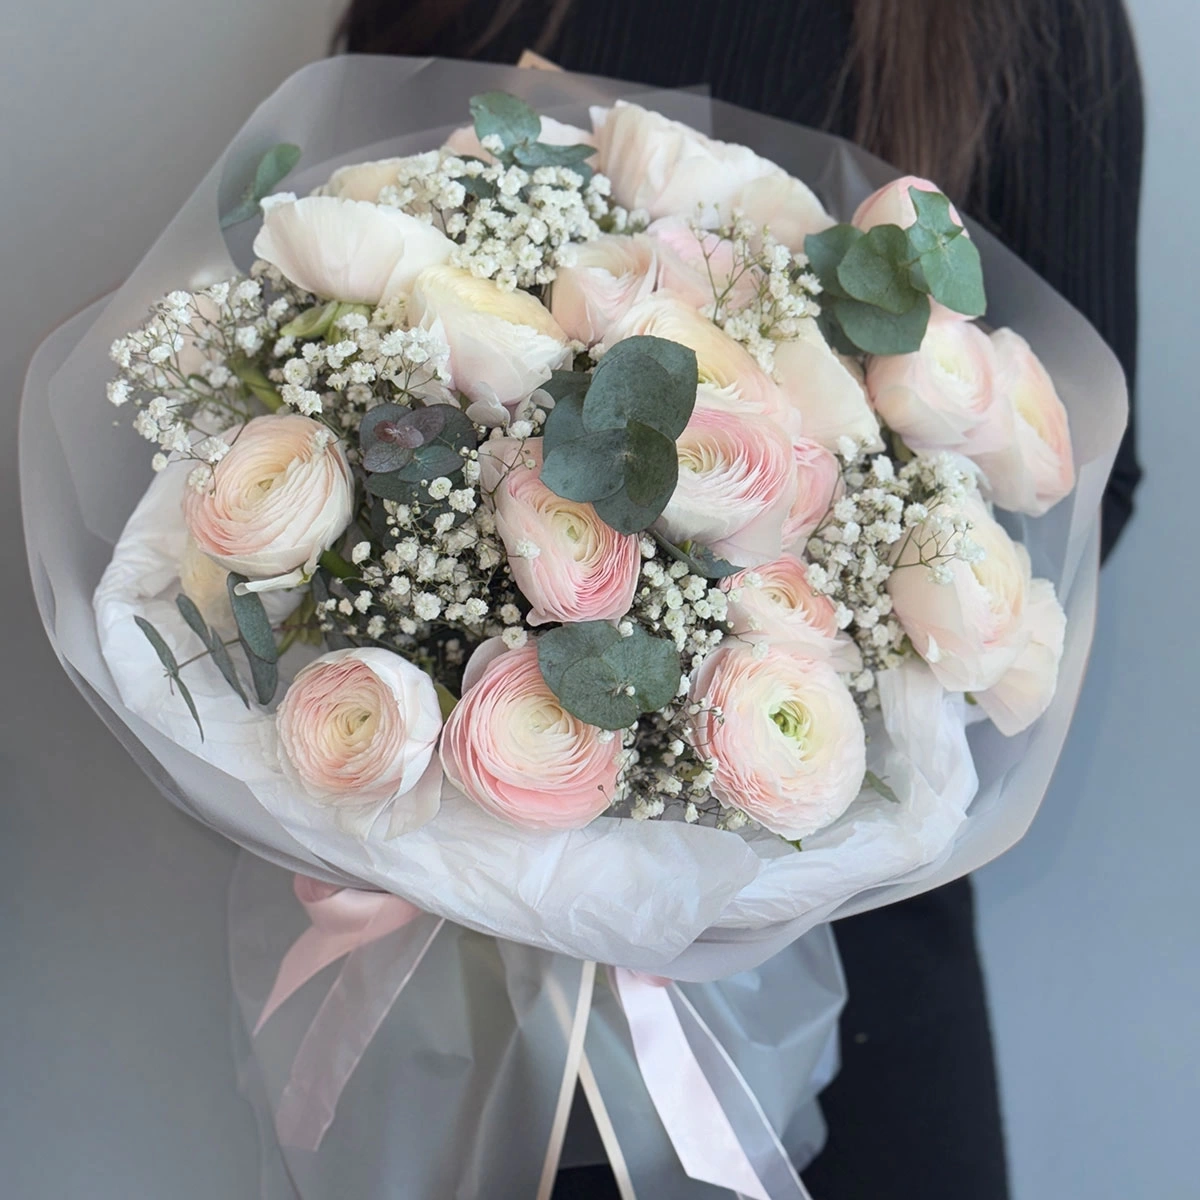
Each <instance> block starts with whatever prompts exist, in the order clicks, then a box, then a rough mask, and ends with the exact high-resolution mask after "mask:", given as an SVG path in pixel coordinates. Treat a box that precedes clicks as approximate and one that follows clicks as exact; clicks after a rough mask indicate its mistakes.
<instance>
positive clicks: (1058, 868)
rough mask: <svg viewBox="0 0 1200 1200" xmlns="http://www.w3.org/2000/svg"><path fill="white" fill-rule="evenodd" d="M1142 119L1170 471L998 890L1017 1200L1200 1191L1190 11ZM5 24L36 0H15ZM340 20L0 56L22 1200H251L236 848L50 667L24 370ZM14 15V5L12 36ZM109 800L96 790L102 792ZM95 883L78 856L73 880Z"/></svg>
mask: <svg viewBox="0 0 1200 1200" xmlns="http://www.w3.org/2000/svg"><path fill="white" fill-rule="evenodd" d="M1131 3H1132V8H1133V14H1134V19H1135V22H1136V24H1137V28H1138V34H1139V40H1140V43H1141V47H1142V55H1143V64H1144V67H1145V75H1146V83H1147V91H1148V95H1149V105H1150V129H1149V133H1150V140H1149V157H1148V164H1147V178H1146V207H1145V226H1144V228H1145V236H1144V238H1143V251H1144V256H1143V283H1142V302H1143V322H1144V323H1143V337H1142V346H1143V359H1142V374H1141V380H1140V384H1141V386H1140V398H1141V407H1142V413H1143V425H1142V446H1143V457H1144V461H1145V463H1146V465H1147V468H1148V479H1147V483H1146V485H1145V487H1144V489H1143V492H1142V494H1141V498H1140V508H1139V516H1138V518H1137V520H1136V522H1135V524H1134V525H1133V527H1132V528H1131V530H1130V536H1129V537H1128V538H1127V539H1126V543H1125V544H1124V545H1123V546H1122V548H1121V549H1120V551H1119V552H1118V554H1117V556H1116V557H1115V559H1114V561H1113V563H1112V566H1111V568H1110V569H1109V570H1108V572H1107V577H1106V579H1105V583H1104V588H1103V594H1102V597H1101V613H1100V628H1099V633H1098V641H1097V648H1096V652H1095V657H1094V661H1093V666H1092V672H1091V675H1090V677H1089V681H1088V685H1087V687H1086V691H1085V695H1084V698H1083V701H1082V703H1081V706H1080V711H1079V717H1078V721H1077V724H1076V728H1075V731H1074V734H1073V736H1072V741H1071V745H1070V748H1069V750H1068V754H1067V756H1066V758H1065V759H1064V761H1063V764H1062V767H1061V769H1060V771H1059V773H1058V777H1057V779H1056V782H1055V786H1054V789H1053V791H1052V793H1051V795H1050V796H1049V798H1048V799H1047V802H1046V805H1045V807H1044V809H1043V812H1042V815H1041V816H1040V817H1039V818H1038V821H1037V823H1036V824H1035V826H1034V828H1033V830H1032V832H1031V833H1030V835H1029V836H1028V838H1027V839H1026V840H1025V841H1024V842H1023V843H1022V844H1021V845H1020V846H1018V847H1017V848H1016V849H1015V850H1014V851H1012V852H1011V853H1010V854H1009V855H1008V856H1007V857H1006V858H1005V859H1004V860H1002V861H1001V862H999V863H996V864H994V865H992V866H990V867H989V868H987V869H986V870H985V871H984V872H983V873H982V875H981V877H980V880H979V884H980V895H981V924H982V932H983V940H984V947H985V955H986V961H987V968H988V973H989V980H990V986H991V990H992V995H993V998H994V1009H995V1024H996V1032H997V1038H998V1044H999V1047H1000V1059H1001V1074H1002V1080H1003V1086H1004V1099H1005V1111H1006V1117H1007V1123H1008V1132H1009V1137H1010V1140H1011V1151H1012V1157H1013V1167H1014V1178H1015V1184H1016V1187H1015V1200H1063V1198H1067V1197H1076V1196H1080V1197H1082V1196H1088V1197H1089V1198H1091V1200H1118V1198H1121V1200H1124V1198H1125V1197H1128V1196H1142V1195H1147V1196H1151V1195H1152V1196H1155V1197H1156V1198H1157V1200H1176V1198H1178V1200H1183V1198H1184V1197H1191V1196H1195V1195H1197V1194H1198V1187H1197V1184H1196V1181H1195V1172H1194V1169H1193V1167H1192V1163H1193V1160H1194V1155H1193V1154H1192V1149H1191V1147H1192V1140H1193V1136H1194V1135H1193V1134H1192V1129H1191V1126H1192V1124H1193V1123H1194V1121H1195V1118H1196V1116H1197V1114H1198V1113H1200V1094H1198V1084H1197V1079H1198V1078H1200V1029H1198V1028H1197V1015H1196V1014H1197V1007H1198V1006H1197V992H1198V990H1200V989H1198V987H1197V983H1198V980H1200V970H1198V968H1197V963H1198V959H1197V947H1196V939H1195V935H1194V933H1193V922H1192V915H1193V914H1194V913H1195V912H1196V911H1197V908H1198V905H1197V901H1198V900H1200V896H1198V890H1200V889H1198V885H1197V882H1196V880H1197V872H1196V870H1195V868H1194V865H1193V859H1194V857H1195V847H1196V846H1197V845H1200V815H1198V813H1197V806H1196V799H1197V795H1196V793H1197V788H1196V785H1195V782H1194V780H1195V771H1194V769H1193V767H1192V762H1191V758H1190V756H1191V754H1192V752H1193V751H1192V747H1193V745H1195V744H1196V742H1197V737H1196V734H1195V731H1194V725H1195V721H1194V714H1195V712H1196V704H1195V702H1194V700H1193V688H1194V686H1195V685H1194V680H1195V676H1196V674H1197V667H1198V666H1200V662H1198V658H1197V637H1196V634H1195V630H1194V625H1193V624H1192V622H1193V621H1194V617H1193V615H1192V614H1193V613H1194V612H1195V598H1196V595H1197V592H1198V585H1200V570H1198V568H1197V565H1196V559H1195V555H1194V552H1193V551H1192V548H1191V547H1192V543H1193V542H1194V535H1193V534H1192V533H1191V531H1190V529H1189V528H1188V526H1187V525H1186V524H1185V523H1184V518H1186V517H1187V516H1188V515H1190V513H1191V512H1192V511H1194V500H1193V495H1194V482H1193V481H1194V480H1195V479H1196V476H1197V467H1196V464H1197V462H1200V454H1198V451H1200V445H1198V442H1200V437H1198V434H1197V424H1196V417H1195V412H1196V407H1197V400H1198V397H1197V394H1196V392H1197V388H1196V383H1195V381H1196V380H1197V379H1198V378H1200V337H1197V334H1196V330H1195V324H1196V322H1195V315H1196V304H1195V301H1194V299H1193V296H1194V293H1195V288H1196V283H1195V281H1196V280H1197V279H1198V278H1200V257H1198V255H1197V251H1196V248H1195V244H1194V243H1193V242H1192V241H1191V240H1190V237H1191V234H1190V230H1191V228H1192V227H1193V221H1194V218H1192V216H1191V213H1190V209H1191V207H1192V205H1191V203H1190V202H1191V200H1192V198H1193V197H1194V196H1195V195H1197V193H1198V190H1200V178H1198V177H1197V176H1198V174H1200V145H1198V139H1197V132H1196V127H1195V121H1196V111H1197V109H1200V103H1198V102H1200V84H1198V81H1197V64H1198V63H1200V8H1198V7H1197V2H1196V0H1131ZM13 7H14V9H15V6H13ZM336 7H337V5H336V3H335V2H334V0H288V2H285V0H253V2H251V3H249V4H245V3H235V2H234V0H209V2H208V3H205V4H196V3H183V2H182V0H154V2H153V3H151V2H150V0H142V3H140V4H139V3H137V2H136V0H107V3H104V4H103V5H97V4H84V3H82V2H81V0H43V2H42V3H41V4H39V5H36V6H33V5H24V6H22V8H21V10H20V17H19V23H18V22H17V21H16V20H14V19H11V18H10V19H9V20H8V21H5V22H3V26H4V31H3V33H0V111H3V112H4V114H5V118H6V119H5V121H4V123H3V125H2V126H0V162H3V163H4V165H5V168H6V170H5V171H4V173H3V174H2V175H0V218H3V222H4V224H3V229H4V235H3V237H0V372H2V378H3V379H4V381H5V384H6V390H5V393H4V394H5V396H6V399H5V400H4V402H3V404H2V405H0V419H2V420H3V422H4V426H3V429H4V433H5V435H6V436H4V437H3V438H0V455H3V458H2V459H0V519H3V520H4V521H5V522H6V524H5V533H6V537H5V539H4V545H5V546H6V547H7V548H8V563H9V567H10V572H11V574H12V579H11V580H10V581H8V582H7V584H6V586H5V588H3V589H0V629H2V630H3V632H4V637H5V648H6V655H5V660H4V661H5V671H4V673H3V676H2V678H3V688H2V689H0V781H2V782H0V795H2V803H0V912H2V913H3V916H2V918H0V961H2V962H3V963H4V969H3V971H0V1016H2V1017H3V1019H4V1028H5V1036H4V1037H3V1038H0V1047H2V1048H0V1079H3V1080H4V1085H3V1087H2V1088H0V1162H3V1164H4V1167H3V1170H2V1173H0V1178H2V1179H3V1183H2V1184H0V1194H3V1195H4V1196H5V1197H6V1200H7V1198H8V1197H12V1198H13V1200H59V1198H68V1200H74V1198H76V1197H80V1198H82V1197H87V1198H88V1200H106V1198H107V1197H110V1196H111V1197H113V1198H114V1200H115V1198H117V1197H121V1198H122V1200H124V1198H126V1197H130V1196H135V1197H139V1198H140V1197H145V1198H147V1200H158V1198H160V1197H161V1198H163V1200H168V1198H169V1200H190V1198H191V1197H196V1198H197V1200H199V1198H201V1197H203V1198H205V1200H210V1198H212V1197H220V1198H221V1200H242V1198H246V1200H248V1198H249V1197H252V1196H253V1195H255V1194H256V1185H257V1180H256V1150H255V1142H254V1137H253V1131H252V1129H251V1128H250V1124H249V1112H248V1110H247V1109H246V1108H245V1106H244V1105H243V1103H242V1102H241V1100H240V1099H239V1098H238V1097H237V1095H236V1093H235V1090H234V1081H233V1073H232V1066H231V1064H230V1062H229V1058H228V1054H227V1050H226V1046H227V1025H228V1014H229V1000H228V995H227V991H226V987H227V984H226V980H225V977H224V943H223V938H224V929H223V920H224V918H223V907H222V906H223V891H224V882H225V878H226V876H227V874H228V870H229V866H230V862H231V854H230V851H229V848H228V847H227V846H226V845H225V844H223V843H222V842H221V841H220V840H219V839H216V838H214V837H210V836H208V835H206V834H205V833H204V832H203V831H201V830H200V829H198V828H197V827H195V826H194V825H192V824H190V823H188V822H187V821H185V820H184V819H183V818H182V817H179V816H178V815H177V814H176V813H175V812H174V811H173V810H172V809H171V808H170V807H169V806H168V805H167V804H166V803H165V802H163V801H162V800H161V799H160V798H159V797H158V795H157V793H155V792H154V790H153V789H152V788H151V786H150V785H149V784H148V783H147V782H146V781H145V780H144V779H143V778H142V776H141V775H140V774H139V773H138V772H137V771H136V770H135V769H134V767H133V766H132V764H131V763H130V761H129V760H128V759H127V757H126V756H125V754H124V752H123V751H122V750H121V749H120V748H119V747H118V745H117V743H116V742H115V741H114V740H113V739H111V738H110V737H109V736H108V735H107V734H106V733H105V731H104V730H103V729H102V727H101V726H100V724H99V722H98V721H97V720H96V719H95V718H94V717H93V716H92V714H91V713H90V711H89V710H88V709H87V707H86V705H85V704H84V703H83V701H82V700H81V699H79V697H78V696H76V695H75V693H74V692H73V690H72V689H71V687H70V686H69V684H67V682H66V681H65V679H64V678H63V677H61V675H60V674H59V672H58V667H57V664H56V663H55V661H54V658H53V655H52V654H51V652H50V650H49V647H48V646H47V645H46V643H45V641H44V639H43V637H42V634H41V630H40V627H39V626H38V623H37V619H36V616H35V615H34V613H33V609H32V602H31V600H30V597H29V593H28V588H27V586H26V585H25V583H24V582H23V578H22V573H23V570H24V563H23V556H22V554H21V552H20V549H19V546H20V543H19V536H20V535H19V526H18V523H17V519H16V479H15V441H14V438H13V430H14V426H15V415H16V402H17V397H18V395H19V385H20V376H21V372H22V370H23V367H24V363H25V362H26V361H27V359H28V357H29V355H30V353H31V352H32V350H33V348H34V346H35V344H36V342H37V340H38V337H39V335H40V334H41V333H42V332H44V331H45V330H47V329H48V328H50V327H51V326H52V325H54V324H55V323H57V322H58V321H59V320H61V319H62V318H63V317H64V316H66V315H68V314H69V313H71V312H72V311H74V310H75V309H77V308H79V307H81V306H82V305H84V304H85V303H86V302H87V301H89V300H91V299H92V298H94V297H95V296H97V295H99V294H101V293H103V292H104V291H106V290H108V289H110V288H111V287H112V286H114V285H115V284H116V283H117V282H118V281H119V280H120V279H121V278H122V276H123V275H124V274H125V273H126V272H127V271H128V270H129V268H130V267H131V266H132V265H133V264H134V263H135V262H136V261H137V259H138V257H139V256H140V254H141V253H142V252H143V251H144V250H145V249H146V247H147V246H148V245H149V243H150V242H151V241H152V240H153V238H154V236H155V235H156V234H157V232H158V231H159V230H160V229H161V228H162V226H163V225H164V224H165V222H166V221H167V219H168V218H169V216H170V215H171V213H172V212H173V211H174V209H175V207H176V206H177V205H178V203H179V201H180V200H181V199H182V198H183V197H184V196H185V195H186V194H187V193H188V192H189V191H190V189H191V187H192V186H193V185H194V183H195V182H196V181H198V179H199V178H200V176H201V174H202V173H203V171H204V170H205V169H206V167H207V166H208V165H209V163H210V162H211V161H212V159H213V157H214V156H215V155H216V153H217V152H218V151H219V149H220V148H221V146H222V145H223V144H224V142H225V141H226V139H227V138H228V136H229V135H230V134H231V133H232V132H233V130H234V129H236V127H237V126H238V124H239V123H240V121H241V120H242V119H243V117H244V116H245V115H246V114H247V113H248V112H249V111H250V109H251V108H252V107H253V105H254V104H255V102H256V101H257V100H258V99H260V98H261V97H262V96H263V95H264V94H266V93H267V92H268V91H269V90H270V89H271V88H272V87H273V86H274V85H275V83H276V82H278V81H279V80H280V79H282V78H283V77H284V76H285V75H287V74H288V73H289V72H290V71H291V70H292V69H294V68H295V67H296V66H299V65H300V64H301V63H303V62H304V61H307V60H308V59H309V58H311V57H313V56H314V55H316V54H318V53H320V52H321V50H322V48H323V45H324V41H325V31H326V29H327V28H328V26H329V22H330V20H331V14H332V12H333V11H334V9H335V8H336ZM14 15H15V13H14ZM98 781H103V786H102V787H99V786H97V782H98ZM85 862H86V863H87V866H86V867H85V866H83V865H82V864H83V863H85Z"/></svg>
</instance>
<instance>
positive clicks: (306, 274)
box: [254, 196, 454, 304]
mask: <svg viewBox="0 0 1200 1200" xmlns="http://www.w3.org/2000/svg"><path fill="white" fill-rule="evenodd" d="M453 248H454V243H453V242H451V241H450V239H449V238H448V237H446V236H445V234H443V233H442V232H441V231H440V230H437V229H435V228H434V227H433V226H432V225H431V224H429V223H428V222H425V221H419V220H417V218H416V217H410V216H409V215H408V214H407V213H402V212H400V211H399V209H395V208H381V207H380V206H379V205H377V204H369V203H367V202H366V201H363V200H341V199H338V198H337V197H334V196H307V197H305V198H304V199H303V200H296V201H293V202H292V203H290V204H276V205H273V206H272V207H271V208H270V210H269V211H267V212H266V213H265V214H264V216H263V226H262V229H260V230H259V233H258V236H257V237H256V238H255V239H254V253H255V254H257V255H258V257H259V258H262V259H265V260H266V261H267V262H269V263H271V264H272V265H273V266H276V267H278V268H279V270H280V271H282V272H283V274H284V275H285V276H286V277H287V278H288V279H289V280H290V281H291V282H292V283H294V284H295V285H296V286H297V287H299V288H303V289H304V290H305V291H306V292H312V293H313V294H314V295H316V296H320V297H322V298H323V299H326V300H342V301H346V302H348V303H353V304H380V303H382V302H383V301H384V300H390V299H392V298H394V297H396V296H400V295H407V294H408V292H409V291H410V290H411V288H412V285H413V281H414V280H415V279H416V277H417V275H418V274H420V272H421V271H423V270H424V269H425V268H426V267H429V266H432V265H434V264H435V263H443V262H445V261H446V260H447V259H448V258H449V257H450V252H451V250H452V249H453Z"/></svg>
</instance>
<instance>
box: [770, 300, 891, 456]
mask: <svg viewBox="0 0 1200 1200" xmlns="http://www.w3.org/2000/svg"><path fill="white" fill-rule="evenodd" d="M856 366H857V364H853V363H851V364H850V365H847V361H846V360H843V359H842V358H840V357H839V356H838V355H837V354H835V353H834V351H833V350H832V349H831V348H830V345H829V343H828V342H827V341H826V340H825V337H824V335H823V334H822V333H821V331H820V329H819V328H818V327H817V323H816V321H815V320H814V319H813V318H812V317H805V318H804V319H803V320H801V321H800V322H799V331H798V334H797V336H796V337H794V338H792V339H791V340H789V341H786V342H780V343H779V344H778V345H777V346H776V347H775V378H776V379H777V380H778V381H779V388H780V391H781V393H782V395H783V396H784V399H785V400H786V402H787V404H788V406H789V407H790V408H791V409H792V410H793V411H794V412H795V413H796V414H797V416H798V419H799V425H800V431H801V432H802V433H803V434H804V436H805V437H808V438H812V440H813V441H816V442H820V443H821V445H822V446H825V447H826V448H828V449H830V450H836V449H837V445H838V441H839V439H841V438H844V437H848V438H852V439H853V440H854V441H856V442H861V443H863V444H865V445H866V446H867V447H868V448H869V449H881V448H882V446H883V443H882V442H881V441H880V439H879V420H878V418H877V417H876V416H875V413H874V412H873V411H872V409H871V405H870V404H869V403H868V401H867V393H866V389H865V388H864V387H863V383H862V380H861V379H860V378H859V377H858V376H857V375H856V374H855V371H854V369H852V368H856Z"/></svg>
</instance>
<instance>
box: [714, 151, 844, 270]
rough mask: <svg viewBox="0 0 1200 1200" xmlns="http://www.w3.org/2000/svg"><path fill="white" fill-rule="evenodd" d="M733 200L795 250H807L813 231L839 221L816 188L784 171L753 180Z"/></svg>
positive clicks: (735, 206) (758, 223) (745, 212)
mask: <svg viewBox="0 0 1200 1200" xmlns="http://www.w3.org/2000/svg"><path fill="white" fill-rule="evenodd" d="M731 203H732V206H733V207H734V208H736V209H739V210H740V211H741V212H742V214H743V215H744V216H745V217H746V219H747V220H749V221H751V222H753V223H754V225H755V226H757V227H759V228H762V227H763V226H766V228H767V229H768V230H769V231H770V233H771V236H772V237H773V238H774V239H775V240H776V241H777V242H781V243H782V244H783V245H785V246H786V247H787V248H788V249H789V250H792V251H793V252H799V251H802V250H803V249H804V239H805V238H806V237H807V236H808V235H809V234H810V233H821V232H823V231H824V230H826V229H828V228H829V227H830V226H832V225H835V224H836V222H835V221H834V219H833V218H832V217H831V216H830V215H829V214H828V213H827V212H826V211H825V206H824V205H823V204H822V203H821V202H820V200H818V199H817V197H816V193H814V192H813V190H812V188H810V187H809V186H808V184H806V183H803V182H802V181H801V180H799V179H797V178H796V177H795V176H794V175H788V174H787V173H786V172H784V171H778V172H777V173H775V172H773V173H772V174H770V175H762V176H760V177H759V178H758V179H752V180H751V181H750V182H749V183H747V184H745V185H744V186H743V187H742V189H741V190H740V191H739V192H738V193H737V194H736V195H735V196H734V197H733V200H732V201H731Z"/></svg>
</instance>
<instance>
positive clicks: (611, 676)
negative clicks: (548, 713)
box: [556, 658, 642, 729]
mask: <svg viewBox="0 0 1200 1200" xmlns="http://www.w3.org/2000/svg"><path fill="white" fill-rule="evenodd" d="M625 686H626V685H625V683H624V682H623V681H622V679H621V676H620V675H619V674H618V672H617V671H616V670H615V669H614V668H613V667H612V666H610V665H609V664H608V663H606V662H605V661H604V659H602V658H583V659H580V660H579V661H578V662H576V663H572V664H571V666H569V667H568V668H567V669H566V671H565V672H564V673H563V677H562V687H561V690H560V691H559V692H558V693H556V694H557V696H558V702H559V703H560V704H561V705H562V706H563V708H565V709H566V710H567V712H569V713H571V714H572V716H576V717H578V718H579V719H580V720H581V721H586V722H587V723H588V724H589V725H598V726H599V727H600V728H601V729H624V728H626V727H627V726H629V725H632V724H633V723H634V721H636V720H637V719H638V717H639V716H641V713H642V710H641V708H640V707H639V705H638V702H637V700H636V698H635V697H634V696H629V695H626V693H625Z"/></svg>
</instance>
